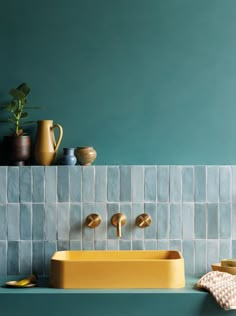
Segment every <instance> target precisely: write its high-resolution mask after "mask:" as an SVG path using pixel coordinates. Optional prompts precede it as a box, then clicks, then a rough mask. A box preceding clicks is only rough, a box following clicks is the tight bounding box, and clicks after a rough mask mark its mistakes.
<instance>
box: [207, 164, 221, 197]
mask: <svg viewBox="0 0 236 316" xmlns="http://www.w3.org/2000/svg"><path fill="white" fill-rule="evenodd" d="M207 201H208V202H209V203H218V201H219V167H218V166H207Z"/></svg>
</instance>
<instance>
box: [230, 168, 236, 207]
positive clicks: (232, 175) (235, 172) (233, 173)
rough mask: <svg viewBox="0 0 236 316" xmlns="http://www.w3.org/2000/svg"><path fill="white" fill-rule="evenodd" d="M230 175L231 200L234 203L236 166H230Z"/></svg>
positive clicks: (235, 196)
mask: <svg viewBox="0 0 236 316" xmlns="http://www.w3.org/2000/svg"><path fill="white" fill-rule="evenodd" d="M231 177H232V201H233V203H236V166H231Z"/></svg>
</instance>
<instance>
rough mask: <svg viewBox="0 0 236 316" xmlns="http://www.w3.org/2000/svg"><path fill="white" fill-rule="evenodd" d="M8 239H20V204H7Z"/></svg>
mask: <svg viewBox="0 0 236 316" xmlns="http://www.w3.org/2000/svg"><path fill="white" fill-rule="evenodd" d="M7 239H8V240H19V239H20V205H19V204H8V205H7Z"/></svg>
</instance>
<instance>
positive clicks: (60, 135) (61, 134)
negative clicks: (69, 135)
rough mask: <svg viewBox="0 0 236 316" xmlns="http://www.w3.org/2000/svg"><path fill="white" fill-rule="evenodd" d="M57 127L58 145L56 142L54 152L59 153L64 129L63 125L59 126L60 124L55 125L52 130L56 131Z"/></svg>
mask: <svg viewBox="0 0 236 316" xmlns="http://www.w3.org/2000/svg"><path fill="white" fill-rule="evenodd" d="M56 127H57V128H59V136H58V140H57V143H56V142H55V143H54V146H55V148H54V150H55V151H56V152H57V150H58V148H59V146H60V143H61V140H62V136H63V128H62V127H61V125H59V124H54V125H53V127H52V129H53V130H54V129H55V128H56Z"/></svg>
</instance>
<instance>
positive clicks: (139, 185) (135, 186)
mask: <svg viewBox="0 0 236 316" xmlns="http://www.w3.org/2000/svg"><path fill="white" fill-rule="evenodd" d="M131 173H132V201H133V202H135V203H139V202H143V201H144V174H143V166H132V171H131Z"/></svg>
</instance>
